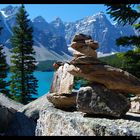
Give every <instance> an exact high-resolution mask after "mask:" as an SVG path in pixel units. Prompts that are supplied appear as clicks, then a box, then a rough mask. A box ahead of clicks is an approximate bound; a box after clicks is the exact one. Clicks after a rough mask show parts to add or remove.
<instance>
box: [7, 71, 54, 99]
mask: <svg viewBox="0 0 140 140" xmlns="http://www.w3.org/2000/svg"><path fill="white" fill-rule="evenodd" d="M53 74H54V72H42V71H36V72H34V75H35V77H36V78H37V79H38V89H37V90H38V95H37V96H34V97H37V98H38V97H40V96H42V95H44V94H46V93H47V92H48V91H49V90H50V87H51V84H52V80H53ZM10 75H11V74H10V73H9V74H8V79H9V78H10Z"/></svg>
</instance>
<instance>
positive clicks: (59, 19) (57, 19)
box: [54, 17, 62, 23]
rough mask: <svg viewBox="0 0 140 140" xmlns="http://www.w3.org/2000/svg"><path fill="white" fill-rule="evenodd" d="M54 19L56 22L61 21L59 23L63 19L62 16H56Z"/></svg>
mask: <svg viewBox="0 0 140 140" xmlns="http://www.w3.org/2000/svg"><path fill="white" fill-rule="evenodd" d="M54 21H55V22H59V23H61V22H62V20H61V18H60V17H56V18H55V20H54Z"/></svg>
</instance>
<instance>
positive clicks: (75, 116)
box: [35, 106, 140, 136]
mask: <svg viewBox="0 0 140 140" xmlns="http://www.w3.org/2000/svg"><path fill="white" fill-rule="evenodd" d="M139 126H140V116H138V117H135V116H131V115H125V117H124V118H122V119H111V118H105V117H102V118H99V117H92V118H91V117H85V116H84V113H82V112H66V111H62V110H60V109H56V108H54V107H51V106H49V107H47V108H46V109H45V110H42V111H41V112H40V117H39V119H38V120H37V126H36V131H35V135H36V136H140V127H139Z"/></svg>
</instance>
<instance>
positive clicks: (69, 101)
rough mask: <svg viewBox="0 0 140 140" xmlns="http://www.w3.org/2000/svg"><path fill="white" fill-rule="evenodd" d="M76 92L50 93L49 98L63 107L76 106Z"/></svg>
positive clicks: (57, 106)
mask: <svg viewBox="0 0 140 140" xmlns="http://www.w3.org/2000/svg"><path fill="white" fill-rule="evenodd" d="M76 95H77V93H76V92H72V93H71V94H61V95H60V94H58V93H49V94H47V99H48V100H49V101H50V102H51V103H52V104H53V105H54V106H55V107H56V108H61V109H69V108H76Z"/></svg>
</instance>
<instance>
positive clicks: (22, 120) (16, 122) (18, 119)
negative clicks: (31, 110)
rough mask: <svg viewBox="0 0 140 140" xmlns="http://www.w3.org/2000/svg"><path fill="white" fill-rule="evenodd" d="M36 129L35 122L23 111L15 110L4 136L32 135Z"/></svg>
mask: <svg viewBox="0 0 140 140" xmlns="http://www.w3.org/2000/svg"><path fill="white" fill-rule="evenodd" d="M35 129H36V122H35V121H34V120H32V119H30V118H28V117H27V116H25V115H24V114H23V113H20V112H16V113H15V115H14V117H13V119H12V121H11V122H10V124H9V127H8V129H7V130H6V132H5V136H34V135H35Z"/></svg>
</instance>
